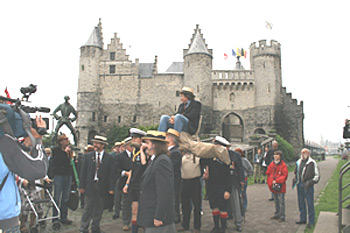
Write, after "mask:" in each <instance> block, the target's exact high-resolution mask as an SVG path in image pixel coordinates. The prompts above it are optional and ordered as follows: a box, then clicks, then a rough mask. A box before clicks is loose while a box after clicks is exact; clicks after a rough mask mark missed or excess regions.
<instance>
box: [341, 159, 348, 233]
mask: <svg viewBox="0 0 350 233" xmlns="http://www.w3.org/2000/svg"><path fill="white" fill-rule="evenodd" d="M349 170H350V162H347V163H346V164H344V165H343V166H342V168H341V169H340V171H339V186H338V192H339V199H338V232H339V233H340V232H341V231H342V229H343V227H344V226H343V224H342V221H343V203H344V202H345V201H347V200H349V199H350V195H348V196H346V197H345V198H344V199H343V190H345V189H346V188H347V187H349V186H350V183H349V184H346V185H345V186H344V187H343V176H344V174H345V173H347V172H348V171H349Z"/></svg>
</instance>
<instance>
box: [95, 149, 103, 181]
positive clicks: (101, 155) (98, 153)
mask: <svg viewBox="0 0 350 233" xmlns="http://www.w3.org/2000/svg"><path fill="white" fill-rule="evenodd" d="M103 154H104V150H103V151H101V152H97V151H96V153H95V159H96V168H97V161H100V166H101V163H102V159H103ZM98 156H100V160H98ZM94 180H95V181H98V177H97V169H96V171H95V177H94Z"/></svg>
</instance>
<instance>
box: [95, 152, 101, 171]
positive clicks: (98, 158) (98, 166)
mask: <svg viewBox="0 0 350 233" xmlns="http://www.w3.org/2000/svg"><path fill="white" fill-rule="evenodd" d="M100 163H101V161H100V153H97V165H96V168H97V170H98V169H99V168H100Z"/></svg>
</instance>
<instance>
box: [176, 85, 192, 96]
mask: <svg viewBox="0 0 350 233" xmlns="http://www.w3.org/2000/svg"><path fill="white" fill-rule="evenodd" d="M184 92H187V93H189V94H192V95H193V96H196V95H195V94H194V90H193V89H192V88H189V87H183V88H182V90H181V91H180V93H181V94H183V93H184Z"/></svg>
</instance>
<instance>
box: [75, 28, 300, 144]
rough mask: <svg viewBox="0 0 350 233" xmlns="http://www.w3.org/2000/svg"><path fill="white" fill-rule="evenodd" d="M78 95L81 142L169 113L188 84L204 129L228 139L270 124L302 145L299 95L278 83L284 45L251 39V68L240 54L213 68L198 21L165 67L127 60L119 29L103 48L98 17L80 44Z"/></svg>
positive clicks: (237, 139)
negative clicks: (227, 65) (228, 65)
mask: <svg viewBox="0 0 350 233" xmlns="http://www.w3.org/2000/svg"><path fill="white" fill-rule="evenodd" d="M80 50H81V56H80V64H79V84H78V97H77V101H78V103H77V111H78V120H77V125H76V126H77V130H78V131H79V134H80V141H79V146H80V147H84V146H85V145H86V144H87V143H88V141H90V140H91V138H93V136H94V135H95V134H96V133H103V134H105V133H106V131H107V130H108V129H109V128H110V127H111V126H113V125H114V124H115V125H127V126H138V125H156V124H158V123H159V119H160V116H161V115H162V114H173V113H174V112H175V111H176V110H177V107H178V105H179V102H180V100H179V92H180V90H181V88H182V87H184V86H188V87H191V88H193V89H194V90H195V91H196V99H198V100H200V101H201V102H202V104H203V110H202V115H203V122H202V127H201V132H202V133H210V132H212V133H217V134H220V135H223V136H224V137H225V138H227V139H228V140H230V141H235V142H243V143H245V142H247V141H248V139H249V136H251V135H254V134H266V133H267V132H268V131H269V130H271V129H275V130H276V131H277V133H278V134H280V135H281V136H282V137H283V138H285V139H286V140H287V141H289V142H290V143H291V144H292V145H293V146H294V147H295V149H296V151H300V149H301V148H302V147H303V143H304V136H303V119H304V114H303V102H300V104H298V103H297V100H295V99H293V98H292V95H291V94H290V93H287V92H286V88H284V87H282V77H281V46H280V44H279V43H278V42H277V41H273V40H272V41H271V42H270V44H267V43H266V40H261V41H259V43H258V44H256V43H255V42H254V43H252V44H251V46H250V64H251V70H244V68H243V67H242V65H241V63H240V62H239V59H238V60H237V64H236V67H235V69H232V70H215V69H213V67H212V60H213V51H212V49H208V46H207V44H205V40H204V37H203V35H202V33H201V30H200V29H199V26H198V25H197V27H196V28H195V30H194V34H193V35H192V38H191V42H190V44H189V47H188V48H187V49H184V50H183V61H182V62H174V63H173V64H172V65H171V66H170V67H169V68H168V70H167V71H166V72H165V73H158V69H157V56H156V57H155V61H154V62H153V63H140V62H139V59H136V60H135V62H132V61H131V60H130V59H129V56H128V55H127V54H126V50H125V49H123V45H122V44H121V43H120V39H119V38H118V37H117V34H114V37H113V38H112V39H111V42H110V44H108V45H107V48H104V44H103V34H102V26H101V22H100V23H99V24H98V26H97V27H95V28H94V30H93V32H92V34H91V36H90V38H89V39H88V41H87V42H86V44H85V45H83V46H82V47H81V48H80Z"/></svg>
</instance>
